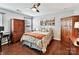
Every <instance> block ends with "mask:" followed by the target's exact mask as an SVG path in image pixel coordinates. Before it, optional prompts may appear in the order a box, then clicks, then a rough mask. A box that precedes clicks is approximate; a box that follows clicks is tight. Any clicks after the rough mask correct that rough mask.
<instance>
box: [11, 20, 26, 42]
mask: <svg viewBox="0 0 79 59" xmlns="http://www.w3.org/2000/svg"><path fill="white" fill-rule="evenodd" d="M24 31H25V21H24V20H21V19H12V21H11V39H12V42H13V43H14V42H17V41H19V40H20V39H21V37H22V35H23V33H24Z"/></svg>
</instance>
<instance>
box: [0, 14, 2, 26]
mask: <svg viewBox="0 0 79 59" xmlns="http://www.w3.org/2000/svg"><path fill="white" fill-rule="evenodd" d="M0 26H2V14H0Z"/></svg>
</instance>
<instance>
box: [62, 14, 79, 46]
mask: <svg viewBox="0 0 79 59" xmlns="http://www.w3.org/2000/svg"><path fill="white" fill-rule="evenodd" d="M75 22H79V16H78V15H77V16H69V17H64V18H61V41H62V42H63V43H64V44H67V45H69V44H70V43H73V42H74V41H75V40H76V38H77V34H78V31H77V29H75V28H74V24H75Z"/></svg>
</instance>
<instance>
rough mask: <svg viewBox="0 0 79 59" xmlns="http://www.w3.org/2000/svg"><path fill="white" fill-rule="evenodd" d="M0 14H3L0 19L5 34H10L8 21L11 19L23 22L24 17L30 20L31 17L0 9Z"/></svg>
mask: <svg viewBox="0 0 79 59" xmlns="http://www.w3.org/2000/svg"><path fill="white" fill-rule="evenodd" d="M0 12H3V13H5V14H3V17H2V21H3V24H2V25H3V26H4V31H5V32H10V20H12V19H13V18H17V19H23V20H24V17H26V18H32V17H31V16H25V15H21V14H19V13H15V12H12V11H8V10H5V9H1V8H0Z"/></svg>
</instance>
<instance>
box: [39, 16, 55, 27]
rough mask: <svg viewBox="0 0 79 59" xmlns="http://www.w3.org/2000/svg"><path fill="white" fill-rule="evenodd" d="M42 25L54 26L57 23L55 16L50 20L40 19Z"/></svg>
mask: <svg viewBox="0 0 79 59" xmlns="http://www.w3.org/2000/svg"><path fill="white" fill-rule="evenodd" d="M40 25H41V26H54V25H55V17H54V18H51V19H50V20H49V19H47V20H41V21H40Z"/></svg>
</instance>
